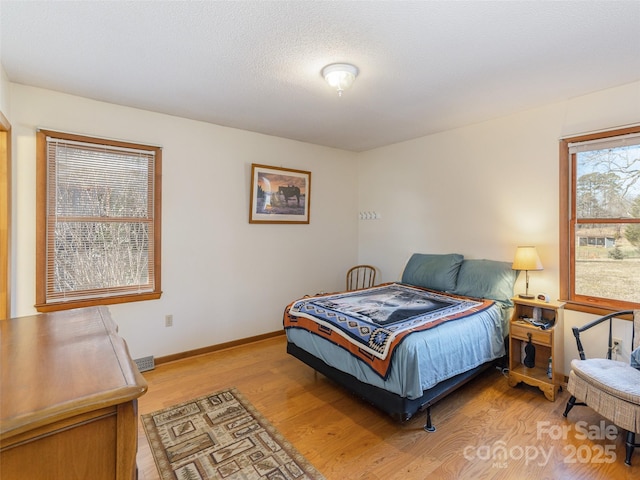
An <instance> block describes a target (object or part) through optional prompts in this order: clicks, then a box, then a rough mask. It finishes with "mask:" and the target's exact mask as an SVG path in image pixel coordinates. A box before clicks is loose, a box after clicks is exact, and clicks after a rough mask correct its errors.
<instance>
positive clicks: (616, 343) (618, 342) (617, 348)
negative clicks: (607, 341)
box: [611, 337, 622, 353]
mask: <svg viewBox="0 0 640 480" xmlns="http://www.w3.org/2000/svg"><path fill="white" fill-rule="evenodd" d="M612 342H613V346H612V347H611V351H612V352H613V353H621V352H622V339H621V338H617V337H613V338H612Z"/></svg>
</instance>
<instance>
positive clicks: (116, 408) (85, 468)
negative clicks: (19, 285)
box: [0, 307, 147, 480]
mask: <svg viewBox="0 0 640 480" xmlns="http://www.w3.org/2000/svg"><path fill="white" fill-rule="evenodd" d="M0 336H1V341H2V350H1V351H0V356H1V358H0V370H1V381H2V383H1V384H0V472H2V473H1V474H0V475H1V476H2V479H3V480H4V479H5V478H6V479H7V480H10V479H19V478H25V479H30V480H31V479H45V478H46V479H64V480H89V479H91V480H101V479H118V480H125V479H127V480H131V479H133V478H136V452H137V439H138V433H137V428H138V424H137V419H138V415H137V398H138V397H140V396H141V395H143V394H144V393H145V392H146V391H147V384H146V381H145V380H144V378H143V377H142V375H140V373H139V372H138V369H137V368H136V366H135V364H134V363H133V361H132V360H131V357H130V356H129V353H128V350H127V346H126V344H125V342H124V340H123V339H122V338H120V337H119V336H118V334H117V326H116V324H115V323H114V321H113V320H112V319H111V316H110V315H109V311H108V310H107V309H106V308H104V307H96V308H82V309H77V310H69V311H65V312H55V313H46V314H41V315H34V316H30V317H21V318H13V319H8V320H0Z"/></svg>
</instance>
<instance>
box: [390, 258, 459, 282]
mask: <svg viewBox="0 0 640 480" xmlns="http://www.w3.org/2000/svg"><path fill="white" fill-rule="evenodd" d="M463 259H464V257H463V256H462V255H460V254H458V253H447V254H441V255H439V254H425V253H414V254H413V255H412V256H411V258H410V259H409V261H408V262H407V266H406V267H404V272H402V283H408V284H410V285H416V286H418V287H424V288H429V289H431V290H440V291H441V292H446V291H448V290H452V289H454V288H455V286H456V277H457V276H458V270H459V269H460V264H461V263H462V260H463Z"/></svg>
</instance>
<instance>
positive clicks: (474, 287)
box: [451, 260, 518, 305]
mask: <svg viewBox="0 0 640 480" xmlns="http://www.w3.org/2000/svg"><path fill="white" fill-rule="evenodd" d="M517 277H518V272H517V271H516V270H513V269H512V268H511V263H510V262H498V261H496V260H464V261H463V262H462V265H460V271H459V272H458V281H457V283H456V287H455V289H453V290H452V291H451V293H454V294H456V295H464V296H466V297H475V298H488V299H491V300H497V301H499V302H504V303H507V304H509V305H511V297H513V285H514V284H515V282H516V278H517Z"/></svg>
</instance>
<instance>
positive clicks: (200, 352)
mask: <svg viewBox="0 0 640 480" xmlns="http://www.w3.org/2000/svg"><path fill="white" fill-rule="evenodd" d="M280 335H284V330H277V331H275V332H269V333H263V334H261V335H256V336H254V337H247V338H241V339H240V340H233V341H231V342H225V343H219V344H217V345H210V346H208V347H202V348H197V349H195V350H189V351H186V352H180V353H174V354H172V355H166V356H164V357H158V358H156V359H155V365H156V366H158V365H160V364H163V363H169V362H174V361H176V360H182V359H185V358H189V357H195V356H197V355H204V354H205V353H212V352H217V351H219V350H226V349H227V348H233V347H238V346H241V345H246V344H248V343H254V342H259V341H260V340H267V339H269V338H274V337H278V336H280Z"/></svg>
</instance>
